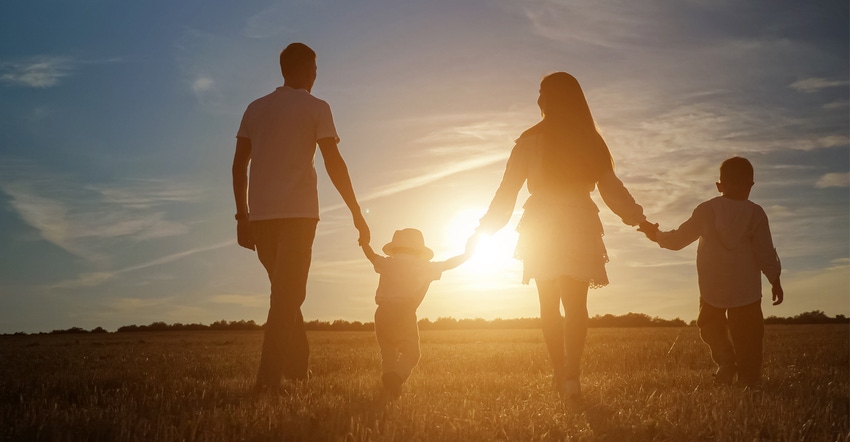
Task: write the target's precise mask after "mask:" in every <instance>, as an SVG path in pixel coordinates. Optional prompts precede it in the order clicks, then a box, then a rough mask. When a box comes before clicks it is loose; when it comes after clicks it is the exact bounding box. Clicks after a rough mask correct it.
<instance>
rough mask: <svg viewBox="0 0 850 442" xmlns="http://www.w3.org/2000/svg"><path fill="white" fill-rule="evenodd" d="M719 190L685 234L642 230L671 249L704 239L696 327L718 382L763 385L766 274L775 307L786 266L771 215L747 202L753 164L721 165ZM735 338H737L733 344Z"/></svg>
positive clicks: (693, 217) (682, 230)
mask: <svg viewBox="0 0 850 442" xmlns="http://www.w3.org/2000/svg"><path fill="white" fill-rule="evenodd" d="M716 184H717V190H718V191H719V192H720V193H721V194H722V196H719V197H716V198H714V199H711V200H708V201H706V202H704V203H702V204H700V205H699V206H697V208H696V209H694V212H693V214H692V215H691V217H690V219H688V220H687V221H685V222H684V223H683V224H682V225H681V226H679V228H678V229H676V230H672V231H669V232H660V231H658V229H657V226H658V225H657V224H655V225H653V226H650V228H648V229H643V231H644V233H646V236H647V237H649V239H651V240H653V241H656V242H658V245H660V246H661V247H663V248H665V249H670V250H680V249H682V248H684V247H685V246H687V245H688V244H690V243H692V242H694V241H695V240H697V239H699V245H698V246H697V275H698V280H699V291H700V308H699V318H698V319H697V325H698V326H699V329H700V337H701V338H702V340H703V342H705V343H706V344H708V347H709V349H710V350H711V358H712V359H713V360H714V362H715V363H716V364H717V366H718V369H717V372H716V373H715V375H714V376H715V382H717V383H720V384H731V383H732V381H733V380H734V379H735V375H736V374H737V376H738V382H739V383H741V384H742V385H745V386H748V387H756V386H757V385H758V384H759V382H760V381H761V369H762V339H763V337H764V317H763V315H762V310H761V274H760V273H764V275H765V276H766V277H767V280H768V281H769V282H770V284H771V286H772V293H773V301H774V302H773V305H779V304H781V303H782V300H783V298H784V293H783V291H782V286H781V285H780V283H779V274H780V272H781V270H782V269H781V265H780V263H779V257H778V256H777V254H776V249H774V247H773V240H772V239H771V236H770V227H769V226H768V222H767V215H766V214H765V213H764V210H763V209H762V208H761V206H759V205H758V204H755V203H753V202H751V201H750V200H749V199H748V198H749V196H750V190H751V189H752V187H753V184H754V183H753V166H752V164H750V162H749V161H748V160H747V159H746V158H742V157H737V156H736V157H732V158H729V159H727V160H726V161H724V162H723V164H722V165H721V166H720V182H718V183H716ZM730 338H731V339H730Z"/></svg>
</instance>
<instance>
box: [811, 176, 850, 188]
mask: <svg viewBox="0 0 850 442" xmlns="http://www.w3.org/2000/svg"><path fill="white" fill-rule="evenodd" d="M815 187H817V188H819V189H825V188H827V187H850V172H844V173H828V174H826V175H824V176H822V177H820V179H818V181H817V182H816V183H815Z"/></svg>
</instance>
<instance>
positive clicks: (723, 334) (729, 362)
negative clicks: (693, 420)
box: [697, 299, 736, 383]
mask: <svg viewBox="0 0 850 442" xmlns="http://www.w3.org/2000/svg"><path fill="white" fill-rule="evenodd" d="M697 325H698V326H699V336H700V338H702V341H703V342H705V343H706V344H708V348H709V349H710V350H711V359H712V360H714V363H716V364H717V365H718V367H719V369H718V371H717V375H718V379H717V380H718V381H719V382H723V383H731V382H732V379H733V378H734V376H735V369H736V367H735V348H734V347H733V346H732V341H731V340H730V339H729V327H728V326H727V324H726V309H722V308H717V307H714V306H712V305H710V304H708V303H706V302H705V301H703V300H702V299H700V303H699V317H698V318H697Z"/></svg>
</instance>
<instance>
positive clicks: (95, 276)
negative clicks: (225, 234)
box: [50, 240, 236, 289]
mask: <svg viewBox="0 0 850 442" xmlns="http://www.w3.org/2000/svg"><path fill="white" fill-rule="evenodd" d="M234 244H236V241H234V240H228V241H222V242H219V243H216V244H213V245H210V246H206V247H197V248H194V249H190V250H184V251H182V252H177V253H172V254H169V255H166V256H163V257H160V258H157V259H153V260H151V261H147V262H144V263H141V264H136V265H132V266H128V267H124V268H121V269H118V270H112V271H103V272H91V273H84V274H82V275H80V276H79V277H77V278H75V279H70V280H66V281H62V282H59V283H57V284H53V285H51V286H50V288H51V289H57V288H64V289H67V288H78V287H93V286H97V285H100V284H102V283H104V282H106V281H109V280H111V279H113V278H115V277H116V276H118V275H120V274H123V273H128V272H133V271H136V270H142V269H146V268H148V267H155V266H159V265H162V264H167V263H170V262H173V261H177V260H179V259H183V258H185V257H187V256H191V255H195V254H198V253H203V252H208V251H211V250H216V249H221V248H224V247H230V246H233V245H234Z"/></svg>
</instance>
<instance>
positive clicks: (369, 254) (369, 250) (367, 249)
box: [360, 243, 378, 265]
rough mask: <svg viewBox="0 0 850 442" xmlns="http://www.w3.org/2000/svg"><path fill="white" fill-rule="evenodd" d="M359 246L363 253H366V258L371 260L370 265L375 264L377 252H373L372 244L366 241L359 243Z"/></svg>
mask: <svg viewBox="0 0 850 442" xmlns="http://www.w3.org/2000/svg"><path fill="white" fill-rule="evenodd" d="M360 248H361V249H363V254H364V255H366V258H368V259H369V262H371V263H372V265H375V261H376V260H377V259H378V254H377V253H375V251H374V250H372V246H370V245H369V244H368V243H366V244H361V245H360Z"/></svg>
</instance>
